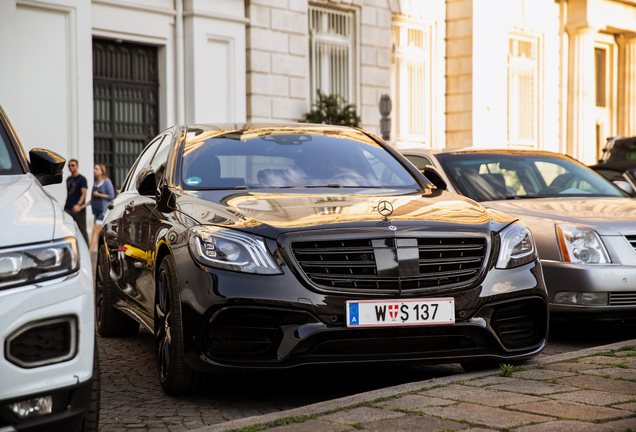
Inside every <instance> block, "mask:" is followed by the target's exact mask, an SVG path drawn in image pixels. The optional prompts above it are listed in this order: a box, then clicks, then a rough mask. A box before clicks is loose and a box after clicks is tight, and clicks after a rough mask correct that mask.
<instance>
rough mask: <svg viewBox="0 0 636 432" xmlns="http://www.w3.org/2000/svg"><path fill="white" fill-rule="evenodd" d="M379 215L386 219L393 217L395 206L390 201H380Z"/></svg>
mask: <svg viewBox="0 0 636 432" xmlns="http://www.w3.org/2000/svg"><path fill="white" fill-rule="evenodd" d="M378 213H380V214H381V215H382V216H384V217H385V218H386V217H389V216H391V215H392V214H393V205H391V203H390V202H388V201H380V202H379V203H378Z"/></svg>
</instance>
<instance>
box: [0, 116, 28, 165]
mask: <svg viewBox="0 0 636 432" xmlns="http://www.w3.org/2000/svg"><path fill="white" fill-rule="evenodd" d="M14 174H24V171H23V170H22V165H20V161H19V160H18V156H17V155H16V154H15V149H14V148H13V146H12V145H11V141H9V137H8V136H7V134H6V132H5V130H4V128H3V127H2V124H0V175H14Z"/></svg>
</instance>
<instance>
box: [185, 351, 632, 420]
mask: <svg viewBox="0 0 636 432" xmlns="http://www.w3.org/2000/svg"><path fill="white" fill-rule="evenodd" d="M626 345H633V346H636V339H632V340H626V341H622V342H616V343H612V344H608V345H601V346H598V347H592V348H586V349H582V350H579V351H573V352H569V353H564V354H555V355H552V356H546V357H541V358H539V359H536V358H535V359H530V360H528V361H526V362H524V363H523V365H524V366H535V365H540V364H552V363H559V362H563V361H566V360H572V359H575V358H577V357H584V356H588V355H590V354H594V353H597V352H612V351H615V350H617V349H619V348H622V347H624V346H626ZM537 360H539V361H537ZM498 373H499V369H486V370H483V371H479V372H469V373H463V374H459V375H453V376H447V377H443V378H439V379H435V381H434V385H440V384H453V383H456V382H459V381H465V380H470V379H473V378H482V377H488V376H492V375H496V374H498ZM429 386H431V380H427V381H418V382H412V383H407V384H400V385H397V386H392V387H387V388H383V389H378V390H371V391H368V392H365V393H358V394H355V395H351V396H345V397H342V398H338V399H332V400H329V401H324V402H317V403H315V404H311V405H306V406H304V407H299V408H293V409H290V410H286V411H279V412H275V413H269V414H264V415H260V416H252V417H246V418H243V419H238V420H232V421H228V422H225V423H218V424H215V425H210V426H205V427H202V428H198V429H192V430H191V432H224V431H227V430H232V429H240V428H244V427H246V426H251V425H255V424H259V423H260V424H266V423H269V422H271V421H275V420H279V419H283V418H287V417H293V416H299V415H312V414H321V413H325V412H327V411H331V410H336V409H340V408H344V407H347V406H351V405H357V404H359V403H362V402H367V401H372V400H375V399H378V398H381V397H389V396H393V395H396V394H401V393H408V392H411V391H417V390H421V389H422V387H429Z"/></svg>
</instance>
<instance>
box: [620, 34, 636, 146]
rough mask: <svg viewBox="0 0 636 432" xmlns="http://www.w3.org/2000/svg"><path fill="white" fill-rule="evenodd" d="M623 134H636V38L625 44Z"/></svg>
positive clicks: (628, 40) (627, 40)
mask: <svg viewBox="0 0 636 432" xmlns="http://www.w3.org/2000/svg"><path fill="white" fill-rule="evenodd" d="M623 56H624V62H623V68H624V71H623V76H624V81H623V82H624V83H625V86H624V93H623V113H624V117H623V119H624V120H623V121H624V123H623V134H624V135H627V136H632V135H636V38H631V39H626V40H625V43H624V45H623Z"/></svg>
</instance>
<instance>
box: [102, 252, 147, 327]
mask: <svg viewBox="0 0 636 432" xmlns="http://www.w3.org/2000/svg"><path fill="white" fill-rule="evenodd" d="M109 268H110V266H109V264H108V259H107V255H106V245H104V244H102V245H101V246H100V248H99V250H98V251H97V271H96V272H95V325H96V327H97V331H98V332H99V334H100V335H101V336H103V337H119V336H135V335H136V334H137V332H138V331H139V323H138V322H137V321H135V320H134V319H132V318H130V317H129V316H128V315H126V314H124V313H123V312H120V311H118V310H117V309H115V302H116V301H117V298H116V297H115V290H116V289H117V287H116V286H115V283H114V282H113V280H112V279H111V278H110V275H109V274H108V273H109V272H108V270H109Z"/></svg>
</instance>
